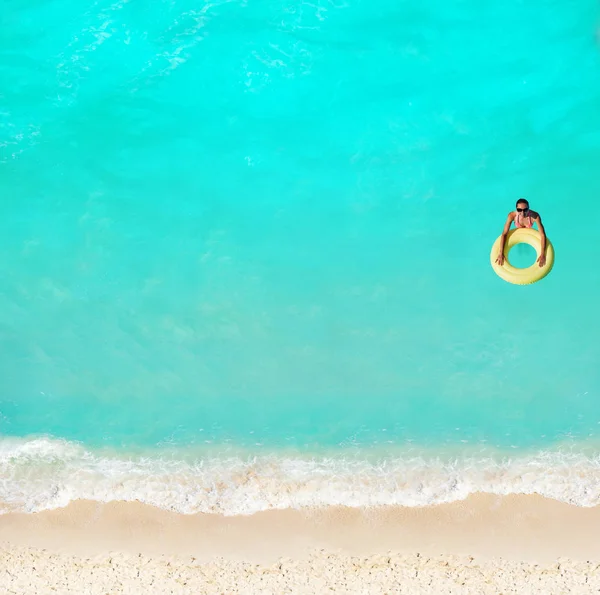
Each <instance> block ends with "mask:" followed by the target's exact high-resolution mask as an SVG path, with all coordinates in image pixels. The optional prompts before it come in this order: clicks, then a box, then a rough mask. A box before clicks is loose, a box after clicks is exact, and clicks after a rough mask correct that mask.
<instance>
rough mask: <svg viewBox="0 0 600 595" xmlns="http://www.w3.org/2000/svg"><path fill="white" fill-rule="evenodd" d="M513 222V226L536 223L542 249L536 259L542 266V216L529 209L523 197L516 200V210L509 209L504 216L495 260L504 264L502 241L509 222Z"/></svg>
mask: <svg viewBox="0 0 600 595" xmlns="http://www.w3.org/2000/svg"><path fill="white" fill-rule="evenodd" d="M513 222H514V224H515V227H533V224H534V223H537V226H538V229H539V230H540V239H541V242H542V250H541V252H540V257H539V258H538V259H537V262H538V264H539V265H540V266H541V267H543V266H544V265H545V264H546V232H545V230H544V226H543V225H542V218H541V217H540V214H539V213H536V212H535V211H531V210H530V209H529V202H528V201H526V200H525V199H524V198H520V199H519V200H518V201H517V210H516V211H511V212H510V213H509V214H508V217H507V218H506V223H505V224H504V231H503V232H502V236H501V240H500V252H499V253H498V258H496V262H497V263H498V264H499V265H500V266H502V265H503V264H504V242H505V241H506V235H507V234H508V230H509V229H510V225H511V223H513Z"/></svg>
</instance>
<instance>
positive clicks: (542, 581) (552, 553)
mask: <svg viewBox="0 0 600 595" xmlns="http://www.w3.org/2000/svg"><path fill="white" fill-rule="evenodd" d="M599 523H600V507H596V508H582V507H577V506H572V505H569V504H564V503H561V502H557V501H553V500H549V499H547V498H543V497H541V496H537V495H511V496H491V495H486V494H478V495H474V496H471V497H469V498H467V499H466V500H464V501H461V502H454V503H451V504H442V505H437V506H431V507H422V508H404V507H382V508H374V509H352V508H343V507H331V508H325V509H318V510H309V509H307V510H271V511H265V512H262V513H256V514H253V515H249V516H232V517H225V516H221V515H216V514H201V513H199V514H192V515H182V514H179V513H174V512H168V511H165V510H160V509H157V508H154V507H152V506H149V505H145V504H141V503H139V502H112V503H108V504H102V503H97V502H90V501H76V502H73V503H71V504H69V506H67V507H66V508H62V509H57V510H51V511H44V512H39V513H31V514H25V513H8V514H5V515H1V516H0V586H3V585H4V584H6V585H8V586H7V587H6V588H7V589H9V587H10V588H13V589H14V590H13V591H11V590H7V592H8V593H11V592H15V593H17V592H18V593H25V594H28V593H46V592H48V593H49V592H53V593H56V592H58V593H71V592H73V593H75V592H78V591H79V592H85V593H96V592H98V593H106V592H111V593H121V592H123V593H136V592H141V590H143V589H148V588H149V589H151V591H152V592H155V593H162V592H165V593H172V592H173V593H179V592H181V593H185V592H189V591H188V590H186V589H188V588H190V587H192V586H194V587H195V588H198V589H202V592H206V593H212V592H215V593H220V592H223V589H225V590H227V592H239V593H255V592H268V593H271V592H273V593H275V592H277V593H281V592H286V589H288V592H294V593H320V592H323V590H325V589H326V588H329V587H332V588H333V589H334V590H335V591H336V592H343V593H360V592H363V593H364V592H369V593H379V592H381V593H384V592H386V590H388V592H389V590H390V589H391V591H392V592H405V593H430V592H434V591H435V592H436V593H446V592H447V593H457V592H464V593H468V592H477V593H488V592H489V593H498V592H504V593H510V592H515V593H517V592H523V589H524V588H525V586H526V585H529V586H528V587H527V588H531V585H533V584H535V589H538V587H539V589H540V590H539V591H538V590H534V591H527V592H536V593H537V592H540V593H542V592H543V593H553V592H564V590H565V589H567V588H575V586H577V585H579V587H577V588H578V591H577V592H586V591H582V589H583V585H585V589H589V588H590V587H591V586H592V584H593V585H594V586H595V588H597V589H600V540H598V539H597V527H598V526H599ZM596 562H599V563H596ZM32 567H34V568H35V572H32V570H31V569H32ZM415 573H416V574H415ZM3 581H4V583H3ZM28 581H29V582H28ZM86 581H89V582H86ZM115 581H117V582H115ZM398 581H400V582H398ZM184 583H185V584H184ZM57 585H58V587H57ZM60 585H62V590H61V588H60ZM402 585H404V586H405V587H406V588H408V587H410V589H409V590H402V589H403V588H404V587H403V586H402ZM17 586H18V587H19V588H17ZM52 588H55V589H57V590H54V591H53V590H52ZM96 588H97V589H98V590H95V589H96ZM70 589H71V590H70ZM103 589H104V590H103ZM178 589H179V590H178ZM269 589H271V590H269ZM399 589H400V590H399ZM457 589H458V590H457ZM471 589H473V590H474V591H472V590H471ZM498 589H503V591H499V590H498ZM554 589H556V591H555V590H554ZM561 589H562V590H561Z"/></svg>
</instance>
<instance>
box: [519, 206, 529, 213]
mask: <svg viewBox="0 0 600 595" xmlns="http://www.w3.org/2000/svg"><path fill="white" fill-rule="evenodd" d="M517 211H518V212H519V213H525V212H526V211H529V207H527V208H525V209H519V208H518V207H517Z"/></svg>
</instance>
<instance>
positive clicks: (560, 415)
mask: <svg viewBox="0 0 600 595" xmlns="http://www.w3.org/2000/svg"><path fill="white" fill-rule="evenodd" d="M598 12H599V9H598V6H597V5H596V3H595V2H592V1H591V0H590V1H587V0H584V1H582V2H578V3H572V2H567V1H566V0H561V1H554V2H550V1H545V2H542V1H539V2H530V3H523V2H517V1H509V2H499V1H493V2H491V3H488V4H487V5H486V7H482V6H481V5H480V3H478V2H474V1H473V0H468V1H462V2H454V3H450V4H449V3H443V2H434V3H433V4H432V3H430V4H429V5H428V6H427V7H425V6H422V3H419V2H416V1H413V0H410V1H409V0H407V1H404V2H402V3H400V4H398V3H397V2H391V1H388V0H385V1H382V2H379V3H377V5H376V6H373V5H372V3H371V4H366V3H362V2H354V3H352V2H348V3H344V2H339V3H331V2H317V3H312V4H309V3H302V2H296V1H294V2H273V1H271V2H268V3H267V2H263V3H252V2H215V3H194V2H189V1H183V0H176V1H169V2H167V1H160V2H156V3H154V4H153V5H152V6H151V7H149V6H148V5H147V4H142V3H141V2H140V1H139V0H130V1H129V2H126V1H116V2H105V1H102V0H98V1H97V2H88V1H86V2H77V3H76V2H72V1H67V0H55V1H54V2H52V3H37V4H31V3H25V2H23V1H14V0H13V1H11V2H10V3H9V9H8V10H7V11H6V14H4V11H3V15H2V17H1V18H2V21H3V22H2V30H3V31H4V33H3V35H2V36H0V80H2V82H3V84H2V85H1V87H0V88H1V89H2V90H1V92H0V93H1V94H0V182H1V186H2V196H1V198H0V247H1V248H2V255H3V258H2V259H0V275H1V278H2V279H3V283H2V291H1V293H0V433H1V434H2V436H3V438H0V478H1V479H0V501H3V502H5V503H7V502H10V503H11V504H10V507H9V508H11V509H14V508H17V509H25V510H34V509H39V508H44V507H47V506H55V505H60V503H63V502H65V501H68V500H69V499H70V498H76V497H86V496H88V497H90V496H91V497H96V498H98V499H110V498H113V497H119V498H125V499H127V498H135V497H138V498H140V499H146V500H147V501H152V502H153V503H155V504H158V505H163V506H170V507H174V508H176V509H179V510H184V511H189V510H192V509H194V510H196V509H200V510H206V509H214V510H220V511H224V512H240V511H248V510H249V509H260V508H265V507H267V508H268V507H271V506H275V505H277V506H279V505H281V506H282V507H283V506H296V505H297V506H301V505H307V504H308V503H310V502H312V503H348V504H353V505H356V504H360V503H361V502H363V503H372V502H374V501H376V500H378V498H384V497H387V496H382V494H388V493H389V494H390V496H389V499H390V501H394V502H398V503H401V502H404V503H409V504H415V503H422V502H425V501H429V502H435V501H443V500H444V499H453V498H456V497H462V496H463V495H464V494H465V493H468V492H469V491H474V490H476V489H483V490H488V491H496V492H501V493H502V492H503V491H504V492H511V491H525V492H527V490H530V491H533V490H537V491H541V492H544V490H545V493H548V494H549V495H552V496H554V497H559V498H561V499H566V500H568V501H573V502H578V503H581V504H590V503H594V502H596V501H597V499H598V498H599V497H600V489H598V488H597V485H598V482H597V479H596V473H597V471H596V467H597V461H598V459H597V457H598V455H600V449H598V448H597V446H596V444H597V441H598V436H599V430H598V428H599V424H600V404H599V397H600V371H599V368H598V365H597V362H598V361H600V348H599V344H598V336H600V317H598V315H597V306H596V304H597V302H598V296H599V295H600V276H599V274H598V267H597V262H598V259H599V258H600V247H599V245H598V243H597V242H596V238H595V233H594V232H595V229H596V228H597V226H596V221H597V219H598V215H599V214H600V205H599V204H598V201H597V200H596V197H597V196H598V192H599V191H600V181H599V180H598V176H597V155H598V149H599V148H600V134H599V133H598V132H597V131H598V130H600V110H599V109H598V108H599V107H600V76H599V70H598V67H599V64H600V60H599V58H600V54H599V52H600V46H599V44H598V41H597V37H596V32H597V27H598V22H599V20H598V16H599V15H598ZM520 196H524V197H527V198H528V199H529V200H530V202H531V206H532V208H534V209H535V210H538V211H540V213H541V214H542V217H543V221H544V224H545V226H546V229H547V233H548V235H549V237H550V238H551V239H552V242H553V244H554V247H555V250H556V264H555V267H554V269H553V271H552V273H551V274H550V275H549V276H548V277H546V278H545V279H543V280H542V281H540V282H539V283H537V284H535V285H533V286H527V287H517V286H512V285H509V284H506V283H504V282H502V281H501V280H500V279H499V278H498V277H496V276H495V275H494V273H493V271H492V269H491V267H490V266H489V251H490V248H491V245H492V243H493V241H494V240H495V239H496V237H497V236H498V234H499V233H500V231H501V230H502V225H503V223H504V220H505V217H506V214H507V213H508V211H509V210H511V209H512V208H513V205H514V202H515V200H516V199H517V198H519V197H520ZM516 256H519V258H521V257H522V258H523V259H524V261H523V262H521V264H520V266H524V265H527V264H529V262H530V261H531V260H532V258H533V257H531V256H530V257H528V256H527V254H526V253H524V254H523V255H519V254H516ZM511 257H512V253H511ZM528 258H529V260H528ZM517 264H519V263H517ZM107 449H108V450H107ZM140 461H142V462H140ZM440 461H441V462H440ZM169 465H174V467H171V466H169ZM352 465H359V466H360V469H361V471H360V474H359V475H360V476H361V477H363V478H364V482H363V484H364V485H366V486H370V488H371V489H366V488H365V487H364V485H363V487H362V488H359V487H356V485H354V484H353V483H352V482H353V481H354V480H353V477H355V475H356V468H355V467H352ZM382 465H383V466H382ZM198 466H200V467H202V469H204V470H203V471H200V470H199V467H198ZM449 466H450V467H451V468H452V469H453V471H451V470H450V467H449ZM499 466H500V468H501V469H507V470H508V471H501V472H498V468H499ZM207 469H208V471H207ZM274 469H275V470H274ZM348 469H353V470H352V471H348ZM423 469H425V470H426V473H425V475H423ZM226 470H228V471H226ZM473 470H474V472H473ZM490 470H492V471H490ZM524 470H527V472H525V471H524ZM489 473H492V475H493V479H490V477H489ZM224 474H225V475H226V476H227V477H228V478H229V479H228V482H229V483H227V486H228V487H227V488H223V489H221V491H218V490H217V492H214V491H213V492H210V490H214V484H215V482H216V481H219V478H222V477H223V475H224ZM248 474H250V475H251V476H252V477H258V480H257V481H258V483H257V484H256V485H255V484H252V482H249V481H248ZM298 474H299V475H300V478H299V477H298ZM486 474H487V475H486ZM338 476H339V477H343V478H346V479H347V481H346V480H341V479H340V481H341V482H342V483H343V481H346V483H343V486H342V484H339V485H337V487H336V488H334V489H332V488H331V485H332V478H333V477H338ZM153 477H154V478H159V479H157V480H156V490H155V491H154V492H152V494H151V495H149V494H150V492H147V491H145V490H146V488H147V487H148V482H149V480H148V478H153ZM274 477H275V478H277V479H276V480H275V479H273V478H274ZM574 477H576V478H578V479H576V480H575V479H574ZM182 478H184V479H182ZM565 478H567V479H565ZM265 482H266V483H265ZM303 482H304V483H303ZM306 482H308V484H309V485H310V490H311V491H310V493H311V497H310V498H309V497H308V496H300V495H299V494H300V492H302V490H304V488H298V485H300V484H302V486H305V485H306ZM348 482H349V483H348ZM428 482H429V483H431V484H432V485H436V486H438V487H437V488H435V489H433V488H432V489H431V490H429V491H428V489H427V488H423V486H427V485H429V484H428ZM486 482H487V483H486ZM267 484H268V486H270V487H266V486H267ZM350 484H352V486H351V487H348V486H349V485H350ZM166 485H168V486H171V488H172V489H171V488H169V490H170V491H169V493H170V494H171V495H170V496H168V497H167V496H166V495H165V486H166ZM183 485H186V486H188V487H189V486H192V487H191V488H189V490H187V488H185V487H182V486H183ZM41 486H44V489H43V490H41V489H40V488H41ZM211 486H212V487H211ZM257 486H258V487H257ZM383 486H385V487H383ZM440 486H442V487H440ZM452 486H454V487H452ZM540 486H542V487H540ZM296 488H298V489H296ZM186 490H187V491H186ZM203 490H204V492H203ZM286 490H287V491H286ZM419 490H420V491H419ZM209 492H210V493H211V494H212V496H211V498H212V500H210V503H207V502H208V501H207V500H206V501H205V500H202V498H201V497H200V496H197V495H198V494H200V493H209ZM284 493H286V494H288V496H286V497H284V498H283V499H279V500H278V498H280V497H281V495H282V494H284ZM302 493H304V492H302ZM414 493H419V494H420V495H419V496H418V497H416V496H414ZM190 494H195V496H193V495H190ZM231 494H235V498H234V497H230V496H231ZM257 494H258V495H257ZM265 494H270V496H268V497H267V496H265ZM289 494H291V495H289ZM294 494H296V495H294ZM190 498H191V499H190ZM311 498H312V500H311ZM361 498H362V500H361ZM239 502H246V504H245V505H244V506H242V505H241V504H239ZM248 502H254V503H256V504H248ZM277 502H279V504H277ZM236 503H237V504H236Z"/></svg>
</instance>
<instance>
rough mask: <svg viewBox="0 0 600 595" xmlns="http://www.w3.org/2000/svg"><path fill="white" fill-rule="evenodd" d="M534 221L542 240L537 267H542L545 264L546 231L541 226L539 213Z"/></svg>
mask: <svg viewBox="0 0 600 595" xmlns="http://www.w3.org/2000/svg"><path fill="white" fill-rule="evenodd" d="M534 221H535V222H536V223H537V224H538V228H539V230H540V236H541V238H540V239H541V240H542V251H541V253H540V257H539V258H538V259H537V261H538V263H539V265H540V266H541V267H543V266H544V265H545V264H546V230H545V229H544V226H543V224H542V218H541V217H540V215H539V213H538V216H537V217H536V218H535V219H534Z"/></svg>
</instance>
